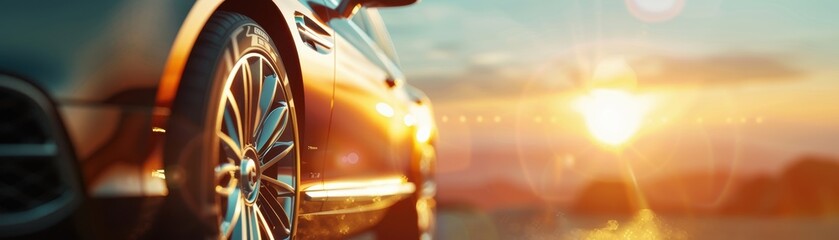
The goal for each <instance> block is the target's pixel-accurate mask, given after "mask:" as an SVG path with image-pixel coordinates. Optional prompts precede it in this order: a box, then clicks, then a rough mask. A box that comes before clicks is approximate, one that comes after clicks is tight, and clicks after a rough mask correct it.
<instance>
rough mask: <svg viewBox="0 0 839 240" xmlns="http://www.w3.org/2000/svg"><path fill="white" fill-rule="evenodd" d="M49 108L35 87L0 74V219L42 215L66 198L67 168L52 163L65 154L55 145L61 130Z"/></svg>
mask: <svg viewBox="0 0 839 240" xmlns="http://www.w3.org/2000/svg"><path fill="white" fill-rule="evenodd" d="M3 81H5V82H3ZM51 110H52V109H51V105H50V104H49V102H48V101H47V99H46V98H45V97H44V95H43V94H41V92H40V91H38V90H37V89H35V88H34V87H32V86H30V85H28V84H26V83H23V82H22V81H21V82H17V81H14V80H13V79H9V78H3V76H2V75H0V223H3V222H8V221H10V218H14V217H13V216H17V217H22V216H23V217H25V216H42V215H48V214H49V211H53V210H49V209H55V208H56V207H57V206H60V205H62V204H66V202H67V200H66V199H68V198H67V196H69V195H67V194H68V193H69V192H70V191H69V190H70V188H69V186H70V185H69V182H68V181H66V180H67V179H68V178H67V177H66V176H68V175H67V174H62V173H64V172H62V170H63V171H68V170H64V169H60V168H59V167H58V166H66V164H67V163H68V162H67V161H68V160H69V159H70V158H68V157H69V156H67V151H61V150H60V149H59V146H60V144H59V141H60V139H61V138H59V137H57V136H63V135H62V133H61V132H59V131H60V130H59V129H61V128H60V127H59V125H58V121H56V120H57V119H56V118H55V114H54V112H52V111H51ZM53 203H55V204H53ZM42 206H45V207H43V208H42ZM12 221H13V219H12ZM0 225H2V224H0ZM0 235H2V234H0Z"/></svg>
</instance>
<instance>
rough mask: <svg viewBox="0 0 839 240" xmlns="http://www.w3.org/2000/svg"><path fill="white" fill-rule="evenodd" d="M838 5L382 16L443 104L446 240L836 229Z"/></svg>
mask: <svg viewBox="0 0 839 240" xmlns="http://www.w3.org/2000/svg"><path fill="white" fill-rule="evenodd" d="M837 9H839V2H837V1H766V0H738V1H731V0H707V1H687V0H625V1H579V0H559V1H536V0H523V1H506V0H489V1H485V0H480V1H479V0H465V1H423V2H422V3H421V4H418V5H416V6H413V7H411V8H405V9H382V10H381V11H380V12H381V15H382V16H383V18H384V20H385V21H386V22H387V23H388V27H389V30H390V33H391V35H392V37H393V40H394V41H393V42H394V43H395V45H396V48H397V49H399V52H400V56H401V61H402V65H403V67H404V72H405V74H406V75H407V79H408V82H409V83H411V84H412V85H415V86H417V87H418V88H420V89H423V90H424V91H425V92H426V93H427V94H428V96H429V97H430V98H431V99H432V100H433V101H434V104H435V105H434V107H435V116H436V120H437V124H438V126H439V131H440V139H439V141H438V155H439V156H438V159H439V162H438V164H437V165H438V166H437V181H438V182H437V186H438V187H437V189H438V214H439V216H438V218H437V220H438V222H437V224H438V225H439V226H440V227H438V235H439V236H440V237H443V238H444V239H460V238H472V239H499V238H502V239H503V238H522V237H523V238H528V239H555V238H571V239H580V238H586V239H612V238H632V239H635V238H638V239H660V238H667V239H670V238H675V239H683V238H691V239H723V238H725V239H729V238H738V239H800V238H827V237H829V236H836V235H837V234H839V228H836V226H837V225H839V145H837V144H839V97H837V94H839V81H837V79H839V69H837V68H836V63H837V61H836V57H837V56H839V44H837V42H839V30H837V28H836V26H837V24H839V14H836V10H837ZM418 19H422V20H421V21H420V20H418Z"/></svg>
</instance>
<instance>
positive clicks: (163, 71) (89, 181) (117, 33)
mask: <svg viewBox="0 0 839 240" xmlns="http://www.w3.org/2000/svg"><path fill="white" fill-rule="evenodd" d="M2 5H4V6H3V7H0V31H2V32H3V33H5V34H4V35H5V36H4V37H3V38H0V72H1V73H3V74H8V75H11V76H15V77H18V78H20V79H23V80H25V81H28V82H30V83H32V84H33V85H35V86H36V87H38V88H40V89H42V90H43V91H44V92H46V94H47V96H48V98H50V99H51V101H53V104H55V107H56V108H57V109H58V112H59V114H60V116H59V118H60V120H61V122H62V124H63V126H64V129H65V131H66V134H67V136H68V138H69V139H70V142H71V144H70V145H71V146H72V148H73V151H74V157H75V159H76V160H77V162H78V164H79V168H80V169H81V170H80V171H81V181H82V183H83V186H84V190H85V191H86V193H87V196H88V197H89V198H90V201H88V202H86V203H85V204H86V206H88V205H94V206H95V207H99V206H102V207H103V209H100V210H98V212H99V214H98V215H97V216H95V217H92V218H93V219H101V220H103V221H108V219H109V218H110V217H112V216H113V215H109V214H101V213H102V212H107V211H108V210H106V209H104V208H105V207H119V209H135V210H132V211H126V212H125V213H126V214H128V215H130V213H136V214H137V215H143V214H142V213H143V212H145V210H149V209H153V208H154V204H148V203H147V202H148V201H146V200H144V199H149V197H151V198H152V199H154V197H155V196H157V197H164V196H166V194H167V192H168V191H167V187H166V182H165V180H164V178H165V177H164V176H165V173H164V174H159V173H160V172H159V170H161V169H162V166H163V161H165V159H163V157H162V148H163V146H165V139H166V137H165V135H166V133H165V131H166V123H167V120H168V116H169V114H170V107H171V102H172V99H173V98H174V97H175V93H176V92H177V87H178V83H179V81H180V76H181V73H182V71H183V68H184V65H185V64H186V61H187V58H188V56H189V52H190V50H191V49H192V44H193V42H194V40H195V39H196V38H197V35H198V33H199V32H200V31H201V28H202V27H203V23H204V22H205V21H206V20H207V19H209V17H210V16H211V15H212V13H213V12H215V11H217V10H227V11H234V12H239V13H243V14H245V15H247V16H249V17H251V18H253V19H254V20H256V21H257V22H258V23H259V24H260V25H262V26H263V27H264V28H265V29H266V31H267V32H268V33H269V34H270V35H271V36H272V38H273V39H274V40H275V42H276V44H277V47H278V48H279V49H280V52H281V53H282V54H283V58H284V61H285V62H284V63H285V64H286V69H287V70H288V72H289V75H290V77H291V80H292V87H293V89H292V91H293V92H294V94H295V97H296V98H297V99H303V101H302V104H299V105H300V106H302V107H298V108H297V114H298V116H299V119H300V123H301V125H302V132H301V142H302V143H300V146H301V163H300V168H301V170H300V172H301V175H300V189H303V190H304V191H306V189H313V190H317V189H320V190H329V189H328V188H329V187H330V186H335V183H338V184H340V183H342V182H343V183H347V182H349V183H359V184H367V183H377V182H381V180H382V179H385V180H387V179H398V180H399V181H401V182H403V183H404V180H405V179H407V177H406V175H405V172H406V170H408V168H409V166H410V163H409V162H410V161H411V159H412V157H411V156H412V154H411V153H412V151H413V150H412V149H413V144H414V142H413V139H414V138H413V136H414V127H413V126H409V125H408V124H405V121H404V117H405V116H406V114H407V113H409V111H410V110H409V106H412V104H413V105H416V101H415V100H416V98H417V96H415V95H416V94H413V95H412V94H409V93H408V92H407V90H406V86H407V85H405V84H404V82H403V81H402V78H403V77H402V75H401V73H400V72H398V68H396V67H395V66H396V64H395V62H394V60H392V59H389V58H387V53H386V51H385V50H383V49H378V48H377V47H376V46H373V45H371V44H370V43H365V41H367V40H369V39H367V40H365V39H361V40H359V37H360V36H359V35H357V34H358V33H354V32H353V29H351V27H349V26H348V23H349V20H345V19H337V18H336V16H334V14H332V13H330V12H329V11H323V7H324V6H326V7H330V8H334V7H335V6H336V5H335V3H334V2H332V1H322V0H302V1H296V0H275V1H268V0H252V1H247V0H234V1H220V0H199V1H196V2H188V1H166V0H146V1H127V0H126V1H119V0H117V1H114V0H108V1H101V0H100V1H83V2H72V1H55V2H50V3H43V2H31V1H18V2H14V3H3V4H2ZM316 12H319V13H316ZM32 13H38V14H37V17H33V16H32ZM301 18H305V19H308V20H310V21H311V22H313V23H314V24H316V25H317V26H319V27H321V28H323V29H325V30H326V34H324V36H323V39H322V40H326V41H328V42H329V43H331V45H332V47H333V48H332V49H326V50H324V49H322V48H321V49H318V48H317V46H315V48H313V47H312V46H311V44H308V43H310V41H308V40H307V39H306V38H304V35H302V34H301V32H300V31H299V27H298V26H297V21H298V20H299V19H301ZM365 44H366V45H365ZM389 78H390V79H391V80H393V78H396V80H395V82H396V84H395V86H389V85H388V84H387V83H386V80H388V79H389ZM304 79H305V80H304ZM380 103H381V104H386V105H387V106H389V107H390V108H392V111H393V114H392V116H383V115H382V113H381V109H377V106H381V104H380ZM385 115H390V114H385ZM353 154H354V155H355V156H356V157H353ZM353 159H354V160H353ZM155 173H158V174H155ZM327 192H328V191H327ZM399 196H401V194H389V195H386V196H383V197H384V198H385V199H384V201H382V199H376V201H375V202H377V203H376V204H372V202H373V201H370V202H369V203H371V204H343V205H341V204H337V205H335V204H332V205H330V204H325V203H328V202H330V201H326V199H311V198H301V199H300V200H301V209H300V211H301V216H303V215H310V216H312V217H305V218H307V219H311V220H310V221H309V224H310V225H320V223H319V222H318V220H317V219H318V218H317V217H314V216H330V215H336V214H329V212H326V213H324V212H322V211H327V210H343V211H339V212H337V213H341V214H339V215H346V214H349V213H355V212H368V213H371V212H377V211H378V212H381V210H383V209H384V208H386V207H387V206H388V205H389V204H391V203H392V202H393V201H395V200H396V199H398V198H399ZM389 197H390V198H389ZM137 199H140V200H137ZM113 202H120V203H119V204H112V203H113ZM360 202H363V201H360ZM324 206H328V209H327V208H325V207H324ZM136 209H139V210H136ZM95 212H96V211H95ZM333 213H336V212H333ZM379 215H380V213H379ZM119 217H120V218H131V216H126V215H122V216H119ZM138 219H141V220H136V221H142V219H143V217H138ZM131 222H132V221H127V222H126V225H131V224H130V223H131ZM303 225H305V224H302V225H301V228H306V226H303ZM361 225H364V224H361ZM361 225H358V226H361ZM366 225H369V224H366ZM123 228H124V229H123ZM353 229H361V228H360V227H356V225H353ZM141 230H142V229H141V228H136V227H122V228H117V229H112V230H111V232H112V233H113V234H121V233H122V232H120V231H123V232H136V231H141ZM350 232H353V231H343V232H342V233H343V234H348V233H350ZM323 234H331V232H328V231H327V232H324V233H323ZM313 236H316V235H313ZM323 236H326V235H323Z"/></svg>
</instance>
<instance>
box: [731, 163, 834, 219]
mask: <svg viewBox="0 0 839 240" xmlns="http://www.w3.org/2000/svg"><path fill="white" fill-rule="evenodd" d="M738 189H739V191H738V192H736V193H735V194H733V195H732V198H730V199H729V201H727V203H726V205H725V206H724V207H722V208H721V209H720V212H721V213H723V214H737V215H741V214H745V215H781V216H823V215H839V163H837V161H836V160H835V159H831V158H827V157H819V156H804V157H801V158H799V159H797V160H796V161H793V162H792V164H791V165H789V166H788V167H787V168H786V169H785V170H784V171H783V172H782V173H781V174H780V176H777V177H769V176H762V177H757V178H754V179H750V180H748V181H746V182H744V183H743V184H741V186H740V187H739V188H738Z"/></svg>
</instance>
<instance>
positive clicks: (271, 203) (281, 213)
mask: <svg viewBox="0 0 839 240" xmlns="http://www.w3.org/2000/svg"><path fill="white" fill-rule="evenodd" d="M259 197H260V199H261V201H260V203H264V204H261V205H260V206H262V209H263V210H265V211H266V212H267V211H270V212H267V214H271V215H268V216H270V217H272V219H271V222H272V223H274V224H277V225H279V227H281V228H282V230H283V232H284V233H285V234H290V233H291V221H289V218H290V217H291V214H289V213H290V212H288V211H286V208H285V207H283V205H282V204H281V203H279V200H278V199H277V197H273V194H272V193H271V190H269V189H264V190H263V194H260V196H259Z"/></svg>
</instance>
